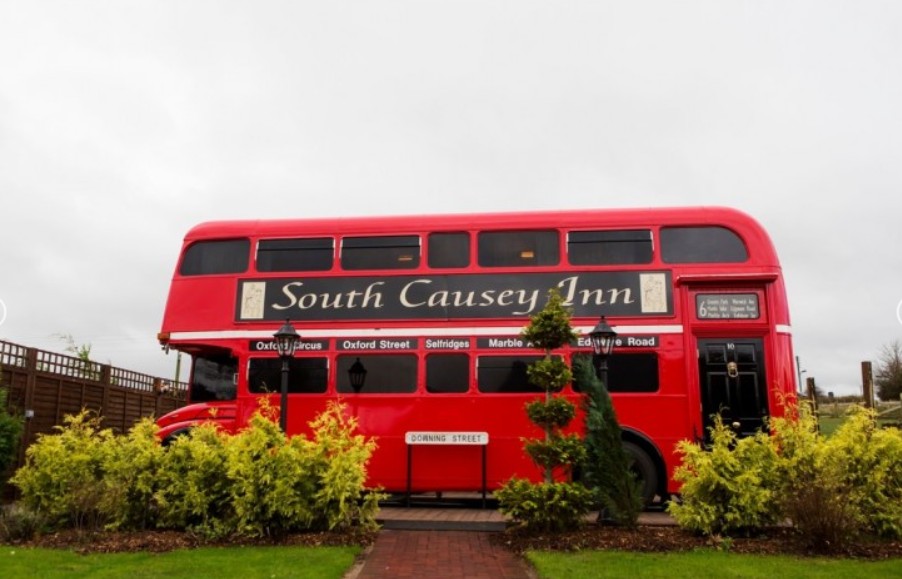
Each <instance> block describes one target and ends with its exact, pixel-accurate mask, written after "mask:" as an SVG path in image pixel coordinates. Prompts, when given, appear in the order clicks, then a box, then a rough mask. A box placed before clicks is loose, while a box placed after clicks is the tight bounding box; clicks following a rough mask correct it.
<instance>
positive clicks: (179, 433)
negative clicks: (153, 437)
mask: <svg viewBox="0 0 902 579" xmlns="http://www.w3.org/2000/svg"><path fill="white" fill-rule="evenodd" d="M189 432H191V429H190V428H183V429H181V430H176V431H175V432H171V433H169V436H167V437H166V438H164V439H163V441H162V443H161V444H162V445H163V446H169V445H170V444H172V443H173V442H175V439H176V438H179V437H181V436H187V435H188V433H189Z"/></svg>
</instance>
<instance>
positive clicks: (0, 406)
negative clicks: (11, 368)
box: [0, 375, 23, 487]
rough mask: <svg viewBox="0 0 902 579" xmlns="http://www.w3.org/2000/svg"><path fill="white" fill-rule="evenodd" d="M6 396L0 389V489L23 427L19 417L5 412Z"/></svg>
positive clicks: (13, 458)
mask: <svg viewBox="0 0 902 579" xmlns="http://www.w3.org/2000/svg"><path fill="white" fill-rule="evenodd" d="M0 377H2V375H0ZM7 395H8V393H7V391H6V389H5V388H0V487H2V485H3V483H4V482H5V478H3V477H4V474H5V473H6V470H7V469H8V468H10V467H11V466H12V465H13V464H15V462H16V453H17V452H18V450H19V441H20V439H21V437H22V426H23V424H22V418H21V417H19V416H13V415H11V414H10V413H9V412H8V411H7V410H6V400H7Z"/></svg>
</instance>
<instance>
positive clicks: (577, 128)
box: [0, 0, 902, 393]
mask: <svg viewBox="0 0 902 579" xmlns="http://www.w3.org/2000/svg"><path fill="white" fill-rule="evenodd" d="M900 103H902V2H897V1H892V0H890V1H885V2H877V1H858V2H848V1H825V0H813V1H807V2H791V1H785V0H783V1H762V0H755V1H748V2H730V1H726V0H712V1H707V2H671V1H666V0H662V1H645V2H643V1H630V2H626V1H623V0H618V1H615V2H605V1H600V0H593V1H587V2H579V1H567V2H560V1H558V2H550V1H548V2H534V1H525V0H518V1H506V2H502V1H492V0H478V1H458V2H450V1H449V2H437V1H426V0H419V1H416V0H411V1H359V2H343V1H329V2H315V3H314V2H302V1H297V0H294V1H284V2H266V1H260V2H228V1H223V0H215V1H213V0H211V1H204V2H192V1H187V0H179V1H160V0H154V1H146V2H130V1H125V0H112V1H109V2H97V1H79V2H73V1H60V2H44V1H39V0H22V1H19V0H0V200H2V203H0V340H6V341H12V342H16V343H19V344H23V345H26V346H34V347H40V348H44V349H52V350H57V351H62V350H63V349H64V348H65V346H66V344H65V342H63V341H62V340H60V339H59V338H57V337H54V335H55V334H71V335H72V336H73V337H74V339H75V341H76V342H77V343H79V344H90V345H91V346H92V348H93V349H92V353H93V355H94V357H95V359H97V360H98V361H101V362H104V363H112V364H114V365H116V366H121V367H125V368H129V369H133V370H137V371H142V372H146V373H150V374H154V375H162V376H171V375H172V373H173V372H174V368H175V356H174V355H169V356H168V357H167V356H165V355H163V353H162V352H161V351H160V349H159V346H158V345H157V342H156V333H157V331H159V327H160V322H161V319H162V313H163V306H164V303H165V299H166V292H167V286H168V282H169V278H170V277H171V275H172V271H173V268H174V265H175V260H176V258H177V253H178V250H179V247H180V244H181V240H182V237H183V236H184V234H185V232H186V231H187V230H188V229H189V228H190V227H191V226H192V225H194V224H196V223H198V222H201V221H207V220H214V219H226V218H269V217H305V216H347V215H382V214H418V213H447V212H471V211H472V212H482V211H507V210H534V209H558V208H565V209H566V208H589V207H632V206H637V207H646V206H673V205H727V206H732V207H737V208H739V209H742V210H745V211H747V212H749V213H750V214H752V215H753V216H755V217H756V218H757V219H758V220H759V221H761V223H762V224H763V225H764V226H765V228H766V229H767V230H768V231H769V232H770V233H771V235H772V237H773V239H774V242H775V244H776V246H777V251H778V252H779V254H780V256H781V259H782V263H783V267H784V272H785V275H786V280H787V286H788V290H789V298H790V308H791V312H792V322H793V331H794V336H795V349H796V354H798V356H799V357H800V358H801V363H802V368H804V369H805V370H806V374H805V376H814V377H816V378H817V382H818V385H819V386H821V387H822V388H824V389H825V390H834V391H836V392H838V393H854V392H857V391H859V390H860V382H861V378H860V366H859V363H860V361H862V360H869V359H870V360H874V361H875V362H876V359H877V356H878V354H879V352H880V349H881V346H883V345H884V344H887V343H889V342H891V341H893V340H895V339H900V338H902V320H900V317H902V312H900V311H899V309H900V307H902V233H900V225H899V220H900V217H902V194H900V193H902V105H900Z"/></svg>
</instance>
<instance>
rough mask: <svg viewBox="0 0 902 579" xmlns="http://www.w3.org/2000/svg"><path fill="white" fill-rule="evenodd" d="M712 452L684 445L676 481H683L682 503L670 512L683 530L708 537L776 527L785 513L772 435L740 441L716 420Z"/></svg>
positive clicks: (681, 446)
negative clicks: (780, 504)
mask: <svg viewBox="0 0 902 579" xmlns="http://www.w3.org/2000/svg"><path fill="white" fill-rule="evenodd" d="M711 440H712V443H711V448H710V450H706V449H703V448H702V447H701V446H699V445H698V444H695V443H692V442H689V441H685V440H684V441H682V442H680V443H679V444H678V445H677V451H678V452H679V453H680V454H682V455H683V461H682V464H681V465H680V466H679V467H677V469H676V472H675V473H674V479H675V480H677V481H678V482H680V483H682V489H681V493H682V502H681V503H674V502H671V503H670V504H669V505H668V508H667V510H668V512H669V513H670V514H671V515H673V518H674V519H675V520H676V522H677V523H678V524H679V525H680V526H681V527H684V528H687V529H690V530H693V531H696V532H699V533H703V534H706V535H714V534H720V533H723V534H731V533H749V532H753V531H757V530H760V529H761V528H763V527H765V526H768V525H772V524H774V523H775V522H776V521H778V520H779V516H780V511H779V508H778V503H777V501H776V500H775V499H776V498H777V496H778V495H777V493H776V488H777V483H778V481H777V480H776V477H775V471H774V466H775V461H776V453H775V452H774V448H773V446H772V445H771V444H770V442H769V440H768V435H766V434H763V433H758V434H756V435H755V436H752V437H748V438H742V439H737V437H736V433H735V432H733V430H732V429H730V428H729V427H728V426H726V425H724V424H723V421H722V420H721V419H720V417H719V416H718V417H715V421H714V426H713V427H712V428H711Z"/></svg>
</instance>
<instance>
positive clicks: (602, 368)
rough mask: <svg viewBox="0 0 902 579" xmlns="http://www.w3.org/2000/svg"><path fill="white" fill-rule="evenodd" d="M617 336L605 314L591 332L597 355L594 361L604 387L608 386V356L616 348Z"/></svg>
mask: <svg viewBox="0 0 902 579" xmlns="http://www.w3.org/2000/svg"><path fill="white" fill-rule="evenodd" d="M616 338H617V332H615V331H614V328H612V327H611V326H609V325H608V322H607V320H605V318H604V316H601V319H600V320H598V323H597V324H595V327H594V328H592V331H591V332H589V339H590V340H591V341H592V349H593V350H594V351H595V355H594V356H593V357H592V362H594V364H595V375H596V376H597V377H598V379H599V380H601V382H602V384H604V387H605V388H607V387H608V356H610V355H611V352H612V351H613V350H614V341H615V339H616Z"/></svg>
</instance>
